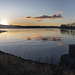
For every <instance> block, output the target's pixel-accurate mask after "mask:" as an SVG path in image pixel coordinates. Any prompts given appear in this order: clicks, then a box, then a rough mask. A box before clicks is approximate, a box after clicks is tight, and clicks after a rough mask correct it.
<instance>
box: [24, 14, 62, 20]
mask: <svg viewBox="0 0 75 75" xmlns="http://www.w3.org/2000/svg"><path fill="white" fill-rule="evenodd" d="M58 18H62V16H61V14H55V15H53V16H49V15H42V16H38V17H29V16H27V17H25V18H24V19H33V20H41V19H58Z"/></svg>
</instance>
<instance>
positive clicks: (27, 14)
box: [0, 0, 75, 26]
mask: <svg viewBox="0 0 75 75" xmlns="http://www.w3.org/2000/svg"><path fill="white" fill-rule="evenodd" d="M72 22H75V0H0V24H12V25H34V26H35V25H40V26H41V25H44V26H54V25H55V26H59V25H61V24H63V23H72Z"/></svg>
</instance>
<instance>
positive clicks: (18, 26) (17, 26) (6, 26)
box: [0, 25, 59, 28]
mask: <svg viewBox="0 0 75 75" xmlns="http://www.w3.org/2000/svg"><path fill="white" fill-rule="evenodd" d="M0 28H59V27H58V26H20V25H0Z"/></svg>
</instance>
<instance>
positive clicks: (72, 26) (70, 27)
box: [60, 23, 75, 29]
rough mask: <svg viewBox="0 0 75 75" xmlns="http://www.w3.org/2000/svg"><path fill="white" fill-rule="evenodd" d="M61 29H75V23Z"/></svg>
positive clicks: (62, 26)
mask: <svg viewBox="0 0 75 75" xmlns="http://www.w3.org/2000/svg"><path fill="white" fill-rule="evenodd" d="M60 29H75V23H72V24H62V25H61V26H60Z"/></svg>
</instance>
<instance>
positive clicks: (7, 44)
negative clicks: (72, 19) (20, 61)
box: [0, 28, 75, 63]
mask: <svg viewBox="0 0 75 75" xmlns="http://www.w3.org/2000/svg"><path fill="white" fill-rule="evenodd" d="M0 30H5V31H6V32H1V33H0V50H1V51H4V52H6V53H10V54H13V55H16V56H19V57H22V58H24V59H29V60H34V61H40V62H48V63H59V61H60V58H61V56H62V55H64V54H68V53H69V44H75V30H60V29H55V28H52V29H51V28H39V29H38V28H37V29H0Z"/></svg>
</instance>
